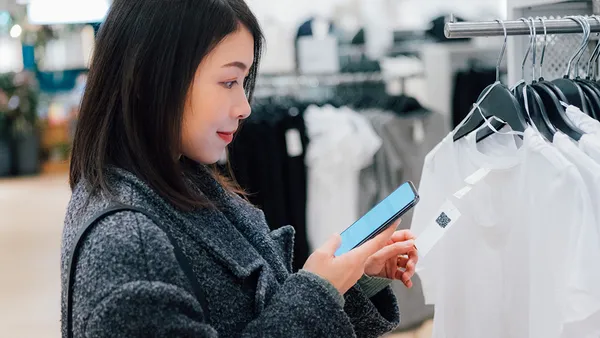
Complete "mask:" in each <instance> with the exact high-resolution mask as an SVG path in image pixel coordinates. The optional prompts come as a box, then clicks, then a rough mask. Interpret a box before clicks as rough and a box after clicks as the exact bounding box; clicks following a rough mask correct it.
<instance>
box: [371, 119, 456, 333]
mask: <svg viewBox="0 0 600 338" xmlns="http://www.w3.org/2000/svg"><path fill="white" fill-rule="evenodd" d="M361 114H362V115H364V116H365V117H367V118H368V119H369V121H370V122H371V124H372V125H373V129H374V130H375V131H376V132H377V134H378V135H379V136H380V137H381V139H382V141H383V142H382V146H381V148H380V149H379V151H378V152H377V153H376V154H375V157H374V161H373V163H372V164H371V165H370V166H368V167H367V168H365V169H363V170H362V171H361V176H360V187H361V188H360V191H361V193H360V195H359V200H360V207H359V208H360V213H361V215H362V214H365V213H367V212H368V211H369V210H370V209H371V208H372V207H373V206H375V205H376V204H377V203H379V202H380V201H381V200H383V199H384V198H385V197H387V196H388V195H389V194H390V193H391V192H393V191H394V190H395V189H396V188H397V187H398V186H400V185H401V184H402V183H404V182H405V181H412V182H413V183H414V184H415V186H417V187H418V185H419V178H420V176H421V171H422V168H423V162H424V160H425V156H426V155H427V153H428V152H429V151H430V150H431V149H432V148H433V147H434V146H435V145H436V144H437V143H438V142H439V141H440V139H441V138H442V137H443V136H442V135H445V134H446V133H447V132H448V130H447V127H446V123H445V120H444V118H443V117H442V116H441V115H439V114H436V113H433V112H423V113H420V114H412V115H411V116H401V115H399V114H396V113H392V112H388V111H381V110H376V109H371V110H365V111H362V112H361ZM411 218H412V211H410V212H409V213H407V214H406V215H404V216H403V217H402V223H401V224H400V229H410V225H411ZM392 289H393V290H394V294H395V295H396V298H398V299H399V300H402V301H401V302H399V307H400V311H401V313H402V314H403V315H402V322H401V324H400V326H399V327H398V329H399V330H403V329H409V328H412V327H415V326H418V325H419V324H421V323H423V322H424V321H426V320H428V319H431V318H432V317H433V306H431V305H427V304H425V301H424V299H423V292H422V288H421V281H420V279H419V277H418V276H415V277H414V278H413V287H412V288H411V289H407V288H406V287H405V286H404V284H402V283H400V282H394V283H393V284H392Z"/></svg>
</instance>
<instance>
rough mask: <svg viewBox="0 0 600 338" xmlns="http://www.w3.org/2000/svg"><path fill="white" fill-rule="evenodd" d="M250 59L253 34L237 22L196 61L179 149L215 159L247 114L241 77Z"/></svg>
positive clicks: (196, 157) (200, 159) (209, 160)
mask: <svg viewBox="0 0 600 338" xmlns="http://www.w3.org/2000/svg"><path fill="white" fill-rule="evenodd" d="M253 60H254V38H253V37H252V34H250V32H249V31H248V30H247V29H246V28H244V27H243V26H240V29H238V30H237V31H236V32H233V33H231V34H230V35H228V36H227V37H226V38H225V39H224V40H223V41H221V43H219V44H218V45H217V46H216V47H215V48H214V49H213V50H212V52H210V53H209V54H208V55H207V56H206V57H205V58H204V60H202V62H201V63H200V66H199V67H198V70H197V71H196V76H195V78H194V82H193V85H192V87H191V88H190V92H189V94H188V98H187V103H186V106H185V110H184V112H183V126H182V140H181V141H182V153H183V155H185V156H186V157H188V158H190V159H192V160H194V161H196V162H198V163H203V164H212V163H215V162H217V161H218V160H219V159H220V158H221V155H222V154H223V152H224V151H225V148H226V146H227V145H228V144H229V143H230V142H231V141H232V139H233V134H234V133H235V131H236V130H237V128H238V126H239V123H240V121H241V120H243V119H245V118H247V117H248V116H250V105H249V103H248V99H247V97H246V92H245V91H244V87H243V84H244V79H245V78H246V76H247V75H248V71H249V69H250V66H251V65H252V62H253Z"/></svg>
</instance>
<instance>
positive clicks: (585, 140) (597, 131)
mask: <svg viewBox="0 0 600 338" xmlns="http://www.w3.org/2000/svg"><path fill="white" fill-rule="evenodd" d="M565 111H566V113H567V116H568V117H569V119H570V120H571V121H573V123H575V126H577V127H578V128H579V129H581V130H582V131H584V132H585V133H586V134H584V135H583V136H581V139H579V149H581V150H582V151H583V152H584V153H586V154H587V155H588V156H589V157H591V158H592V159H593V160H594V161H596V162H597V163H600V122H598V121H597V120H594V119H593V118H591V117H589V116H588V115H586V114H584V113H583V112H582V111H581V110H580V109H579V108H577V107H575V106H569V107H567V109H566V110H565Z"/></svg>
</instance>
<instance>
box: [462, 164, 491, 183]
mask: <svg viewBox="0 0 600 338" xmlns="http://www.w3.org/2000/svg"><path fill="white" fill-rule="evenodd" d="M490 171H491V170H490V169H489V168H480V169H479V170H477V171H476V172H474V173H473V174H471V176H469V177H467V178H465V182H466V183H467V184H470V185H475V184H477V182H479V181H481V180H482V179H484V178H485V177H486V176H487V175H488V174H489V173H490Z"/></svg>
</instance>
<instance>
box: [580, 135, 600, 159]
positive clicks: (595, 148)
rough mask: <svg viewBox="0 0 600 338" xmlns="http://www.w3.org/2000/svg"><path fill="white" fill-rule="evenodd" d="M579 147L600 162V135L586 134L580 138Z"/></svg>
mask: <svg viewBox="0 0 600 338" xmlns="http://www.w3.org/2000/svg"><path fill="white" fill-rule="evenodd" d="M579 149H581V150H582V151H583V152H584V153H585V154H586V155H588V156H589V157H590V158H592V159H593V160H594V161H596V163H599V164H600V135H598V136H596V135H595V134H585V135H583V136H582V137H581V139H579Z"/></svg>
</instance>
